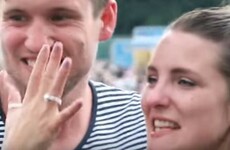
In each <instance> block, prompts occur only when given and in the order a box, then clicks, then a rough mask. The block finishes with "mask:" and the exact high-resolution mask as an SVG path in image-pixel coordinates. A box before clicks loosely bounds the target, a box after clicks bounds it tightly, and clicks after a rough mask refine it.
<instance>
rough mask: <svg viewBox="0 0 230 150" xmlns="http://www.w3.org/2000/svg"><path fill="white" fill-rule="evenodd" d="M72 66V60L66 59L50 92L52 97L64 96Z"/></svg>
mask: <svg viewBox="0 0 230 150" xmlns="http://www.w3.org/2000/svg"><path fill="white" fill-rule="evenodd" d="M71 66H72V60H71V58H68V57H67V58H65V59H64V61H63V63H62V64H61V66H60V68H59V70H58V74H57V76H56V77H55V80H54V82H53V85H52V88H51V90H50V93H51V94H52V95H55V96H58V97H61V96H62V93H63V91H64V88H65V85H66V82H67V79H68V76H69V74H70V70H71Z"/></svg>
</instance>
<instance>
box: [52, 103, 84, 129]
mask: <svg viewBox="0 0 230 150" xmlns="http://www.w3.org/2000/svg"><path fill="white" fill-rule="evenodd" d="M81 107H82V102H81V99H78V100H75V101H74V102H72V104H71V105H70V106H68V107H67V108H65V109H64V110H62V111H61V112H60V117H59V118H58V120H57V123H56V128H58V127H60V125H62V124H63V123H64V122H66V121H67V120H69V119H70V118H71V117H72V116H74V115H75V114H76V113H77V112H78V111H79V110H80V109H81Z"/></svg>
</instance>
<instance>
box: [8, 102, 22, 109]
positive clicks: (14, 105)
mask: <svg viewBox="0 0 230 150" xmlns="http://www.w3.org/2000/svg"><path fill="white" fill-rule="evenodd" d="M20 107H22V103H9V104H8V109H13V108H20Z"/></svg>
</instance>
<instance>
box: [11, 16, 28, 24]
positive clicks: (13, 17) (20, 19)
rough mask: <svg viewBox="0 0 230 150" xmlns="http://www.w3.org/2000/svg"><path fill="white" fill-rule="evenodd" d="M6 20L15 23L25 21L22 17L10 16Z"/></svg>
mask: <svg viewBox="0 0 230 150" xmlns="http://www.w3.org/2000/svg"><path fill="white" fill-rule="evenodd" d="M8 19H9V20H12V21H17V22H19V21H20V22H21V21H26V17H25V16H23V15H11V16H9V17H8Z"/></svg>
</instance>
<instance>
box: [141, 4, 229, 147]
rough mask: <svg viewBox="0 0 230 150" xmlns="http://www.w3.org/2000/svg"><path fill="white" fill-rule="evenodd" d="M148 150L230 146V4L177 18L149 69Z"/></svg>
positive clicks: (144, 103) (145, 99)
mask: <svg viewBox="0 0 230 150" xmlns="http://www.w3.org/2000/svg"><path fill="white" fill-rule="evenodd" d="M147 82H148V84H147V85H146V87H145V89H144V91H143V100H142V108H143V111H144V114H145V118H146V124H147V136H148V149H151V150H229V149H230V131H229V130H230V92H229V91H230V8H229V7H220V8H210V9H202V10H201V9H199V10H194V11H191V12H188V13H186V14H184V15H183V16H181V17H180V18H178V19H177V20H176V21H174V22H173V23H172V24H171V25H170V26H169V28H168V30H167V31H166V33H165V35H164V37H163V38H162V40H161V41H160V42H159V44H158V46H157V47H156V49H155V51H154V56H153V57H152V59H151V61H150V64H149V66H148V68H147Z"/></svg>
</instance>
